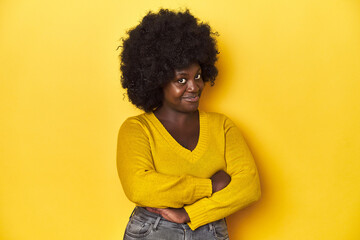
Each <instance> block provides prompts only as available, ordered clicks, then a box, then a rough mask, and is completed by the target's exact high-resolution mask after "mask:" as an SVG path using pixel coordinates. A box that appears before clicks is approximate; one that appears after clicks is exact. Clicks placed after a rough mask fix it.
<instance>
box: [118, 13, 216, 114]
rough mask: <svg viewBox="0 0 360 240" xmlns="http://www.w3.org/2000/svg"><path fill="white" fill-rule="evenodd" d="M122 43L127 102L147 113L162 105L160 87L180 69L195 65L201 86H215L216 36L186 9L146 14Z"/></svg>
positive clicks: (124, 86) (123, 85)
mask: <svg viewBox="0 0 360 240" xmlns="http://www.w3.org/2000/svg"><path fill="white" fill-rule="evenodd" d="M127 34H128V37H127V38H125V39H122V43H123V45H122V52H121V54H120V56H119V57H120V61H121V66H120V70H121V72H122V76H121V84H122V87H123V88H124V89H127V94H128V97H129V100H130V101H131V102H132V103H133V104H134V105H136V106H137V107H138V108H140V109H143V110H144V111H146V112H150V111H153V110H155V109H156V108H158V107H160V106H161V104H162V101H163V91H162V87H163V86H164V85H165V84H166V83H168V82H169V81H170V80H171V79H173V78H174V76H175V69H181V68H184V67H187V66H189V65H190V64H192V63H194V62H197V63H198V64H199V65H200V67H201V70H202V77H203V80H204V82H210V83H211V85H213V84H214V81H215V78H216V76H217V74H218V70H217V68H216V67H215V62H216V61H217V55H218V54H219V52H218V50H217V46H216V40H215V36H217V35H218V34H217V33H216V32H212V31H211V28H210V26H209V25H208V24H206V23H199V21H198V19H197V18H195V17H194V16H193V15H192V14H191V13H190V11H189V10H188V9H186V10H185V11H184V12H175V11H170V10H168V9H160V10H159V12H158V13H153V12H151V11H150V12H148V13H147V15H146V16H145V17H144V18H143V19H142V21H141V22H140V24H139V25H137V26H136V27H135V28H133V29H130V30H129V31H128V32H127Z"/></svg>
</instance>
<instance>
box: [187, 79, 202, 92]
mask: <svg viewBox="0 0 360 240" xmlns="http://www.w3.org/2000/svg"><path fill="white" fill-rule="evenodd" d="M198 84H199V83H197V82H196V81H195V80H194V79H191V80H188V82H187V91H188V92H198V91H199V90H200V86H199V85H198Z"/></svg>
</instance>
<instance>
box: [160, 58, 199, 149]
mask: <svg viewBox="0 0 360 240" xmlns="http://www.w3.org/2000/svg"><path fill="white" fill-rule="evenodd" d="M203 88H204V81H203V79H202V76H201V68H200V66H199V64H197V63H193V64H191V65H190V66H189V67H187V68H184V69H179V70H175V77H174V78H173V79H172V80H171V81H170V82H169V83H167V84H166V85H165V86H164V87H163V94H164V99H163V103H162V106H161V107H159V108H158V109H156V110H155V111H154V114H155V116H156V117H157V118H158V119H159V120H160V122H161V123H162V124H163V125H164V127H165V128H166V130H167V131H168V132H169V133H170V134H171V136H172V137H173V138H174V139H175V140H176V141H177V142H178V143H180V144H181V145H182V146H183V147H185V148H187V149H189V150H191V151H192V150H193V149H194V148H195V147H196V145H197V142H198V139H199V131H200V126H199V113H198V110H197V109H198V106H199V101H200V95H201V92H202V90H203Z"/></svg>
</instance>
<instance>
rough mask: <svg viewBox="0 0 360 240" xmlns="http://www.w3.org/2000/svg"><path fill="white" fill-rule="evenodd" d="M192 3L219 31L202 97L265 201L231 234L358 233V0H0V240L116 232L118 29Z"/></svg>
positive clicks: (108, 236) (282, 237)
mask: <svg viewBox="0 0 360 240" xmlns="http://www.w3.org/2000/svg"><path fill="white" fill-rule="evenodd" d="M159 7H167V8H172V9H173V8H178V7H182V8H184V7H188V8H190V10H191V11H192V13H193V14H194V15H196V16H197V17H198V18H200V19H201V20H204V21H206V22H209V23H210V25H211V26H212V27H213V29H214V30H216V31H218V32H219V33H220V37H219V38H218V43H219V50H220V60H219V62H218V67H219V70H220V74H219V77H218V78H217V81H216V84H215V86H214V87H213V88H210V87H207V89H206V91H207V92H205V94H204V97H203V98H202V103H201V107H202V109H204V110H208V111H217V112H222V113H225V114H227V115H228V116H229V117H230V118H232V119H233V120H234V121H235V122H236V123H237V125H238V126H239V127H240V128H241V129H242V131H243V133H244V136H245V138H246V139H247V142H248V144H249V146H250V148H251V150H252V151H253V154H254V156H255V158H256V163H257V165H258V168H259V173H260V175H261V183H262V192H263V195H262V199H261V201H259V202H258V203H256V204H254V205H252V206H251V207H249V208H247V209H244V210H243V211H240V212H238V213H236V214H234V215H233V216H230V217H229V218H228V221H229V231H230V237H231V239H235V240H236V239H246V240H252V239H254V240H255V239H260V240H263V239H264V240H270V239H274V240H289V239H301V240H303V239H305V240H307V239H309V240H318V239H326V240H332V239H339V240H344V239H345V240H348V239H349V240H350V239H351V240H352V239H353V240H357V239H360V229H359V226H360V174H359V172H360V97H359V90H360V2H359V1H355V0H339V1H335V0H318V1H314V0H295V1H289V0H274V1H267V0H252V1H245V0H241V1H235V0H234V1H230V0H222V1H215V0H207V1H205V0H204V1H199V0H184V1H182V0H178V1H165V0H164V1H161V0H152V1H146V0H142V1H115V0H109V1H100V0H94V1H84V0H82V1H72V0H62V1H45V0H31V1H25V0H14V1H13V0H1V1H0V79H1V82H0V114H1V118H0V136H1V138H0V239H1V240H28V239H34V240H49V239H51V240H60V239H61V240H68V239H71V240H72V239H74V240H78V239H86V240H98V239H101V240H102V239H104V240H115V239H122V235H123V231H124V228H125V225H126V223H127V220H128V217H129V215H130V213H131V211H132V208H133V204H132V203H130V202H129V201H128V200H127V199H126V197H125V195H124V193H123V191H122V188H121V185H120V181H119V179H118V176H117V172H116V163H115V162H116V140H117V131H118V129H119V127H120V125H121V123H122V122H123V121H124V120H125V119H126V118H127V117H129V116H131V115H134V114H138V113H140V111H139V110H136V109H135V107H133V106H132V105H131V104H130V103H129V102H128V101H127V99H126V98H125V100H124V99H123V93H124V91H123V90H122V89H121V87H120V83H119V78H120V73H119V70H118V69H119V61H118V57H117V56H118V54H119V51H116V48H117V46H118V45H119V44H120V42H119V38H120V37H122V36H124V32H125V31H126V30H127V29H129V28H131V27H133V26H135V25H136V24H137V23H138V22H139V21H140V19H141V17H142V16H143V15H144V14H145V13H146V12H147V11H148V10H150V9H152V10H157V9H158V8H159Z"/></svg>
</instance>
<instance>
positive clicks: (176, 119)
mask: <svg viewBox="0 0 360 240" xmlns="http://www.w3.org/2000/svg"><path fill="white" fill-rule="evenodd" d="M154 114H155V116H156V117H157V118H158V119H159V120H163V121H169V122H173V123H178V124H181V123H186V122H188V121H193V120H194V119H196V118H197V117H198V116H199V110H196V111H195V112H178V111H175V110H170V109H168V110H166V109H164V108H158V109H156V110H155V111H154Z"/></svg>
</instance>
